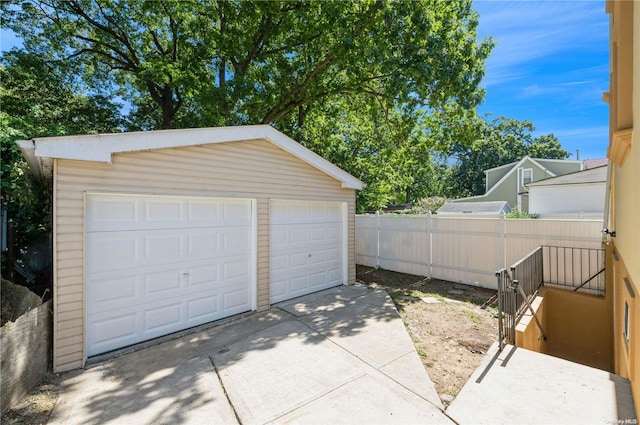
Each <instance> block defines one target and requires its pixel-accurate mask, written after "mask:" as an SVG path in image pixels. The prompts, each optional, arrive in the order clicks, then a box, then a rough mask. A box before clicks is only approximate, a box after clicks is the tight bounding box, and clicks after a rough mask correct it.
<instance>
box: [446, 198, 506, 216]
mask: <svg viewBox="0 0 640 425" xmlns="http://www.w3.org/2000/svg"><path fill="white" fill-rule="evenodd" d="M510 211H511V208H509V204H508V203H507V202H506V201H492V202H447V203H446V204H444V205H443V206H441V207H440V208H439V209H438V211H437V213H438V214H440V215H467V214H473V215H477V214H481V215H500V214H506V213H508V212H510Z"/></svg>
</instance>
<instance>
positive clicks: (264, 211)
mask: <svg viewBox="0 0 640 425" xmlns="http://www.w3.org/2000/svg"><path fill="white" fill-rule="evenodd" d="M86 192H111V193H113V192H115V193H135V194H154V195H177V196H207V197H235V198H250V199H255V200H256V203H257V208H256V210H257V223H258V229H257V239H258V240H257V243H258V252H257V274H256V276H257V297H258V299H257V306H258V310H264V309H267V308H269V200H270V199H298V200H309V201H312V200H317V201H333V202H345V203H347V206H348V208H347V210H348V211H347V217H348V234H347V240H348V282H349V283H353V282H354V281H355V251H354V249H355V248H354V240H355V191H354V190H353V189H343V188H342V186H341V183H340V182H339V181H337V180H336V179H334V178H332V177H330V176H328V175H327V174H325V173H323V172H321V171H319V170H317V169H316V168H314V167H312V166H311V165H309V164H307V163H306V162H303V161H302V160H300V159H298V158H297V157H294V156H293V155H291V154H289V153H287V152H285V151H283V150H281V149H280V148H278V147H276V146H275V145H273V144H272V143H270V142H268V141H265V140H254V141H242V142H230V143H221V144H210V145H199V146H190V147H181V148H171V149H158V150H151V151H139V152H132V153H122V154H116V155H114V156H113V162H112V163H111V164H106V163H96V162H88V161H73V160H56V161H55V163H54V294H53V295H54V338H53V347H54V348H53V349H54V353H53V368H54V370H55V371H63V370H69V369H74V368H77V367H81V366H82V365H83V363H84V360H85V354H84V353H85V351H84V348H85V341H84V318H85V311H84V291H85V284H84V228H83V223H84V196H85V193H86Z"/></svg>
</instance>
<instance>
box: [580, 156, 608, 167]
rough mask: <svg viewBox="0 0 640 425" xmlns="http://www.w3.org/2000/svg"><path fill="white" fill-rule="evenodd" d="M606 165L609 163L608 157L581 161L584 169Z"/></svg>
mask: <svg viewBox="0 0 640 425" xmlns="http://www.w3.org/2000/svg"><path fill="white" fill-rule="evenodd" d="M607 165H609V158H596V159H585V160H584V161H582V169H584V170H590V169H592V168H598V167H606V166H607Z"/></svg>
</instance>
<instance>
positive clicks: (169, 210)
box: [142, 198, 185, 228]
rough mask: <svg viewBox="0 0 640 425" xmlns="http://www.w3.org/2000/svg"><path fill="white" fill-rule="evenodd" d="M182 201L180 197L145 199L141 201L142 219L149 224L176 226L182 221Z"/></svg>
mask: <svg viewBox="0 0 640 425" xmlns="http://www.w3.org/2000/svg"><path fill="white" fill-rule="evenodd" d="M184 203H185V202H184V201H182V200H180V199H175V200H168V199H167V200H165V198H162V199H147V200H144V201H142V205H143V211H144V216H143V217H144V221H145V222H146V223H148V224H150V225H154V224H159V225H160V226H163V227H165V226H166V227H172V228H173V227H177V226H179V225H180V224H181V223H182V222H183V221H184V217H183V215H182V212H183V209H182V206H183V205H184Z"/></svg>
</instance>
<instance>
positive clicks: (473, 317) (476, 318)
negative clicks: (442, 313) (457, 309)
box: [461, 309, 482, 325]
mask: <svg viewBox="0 0 640 425" xmlns="http://www.w3.org/2000/svg"><path fill="white" fill-rule="evenodd" d="M461 312H462V313H463V314H464V315H465V316H467V317H468V318H469V319H471V321H472V322H473V323H475V324H477V325H479V324H481V323H482V317H480V316H479V315H478V313H476V312H475V311H470V310H467V309H462V310H461Z"/></svg>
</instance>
